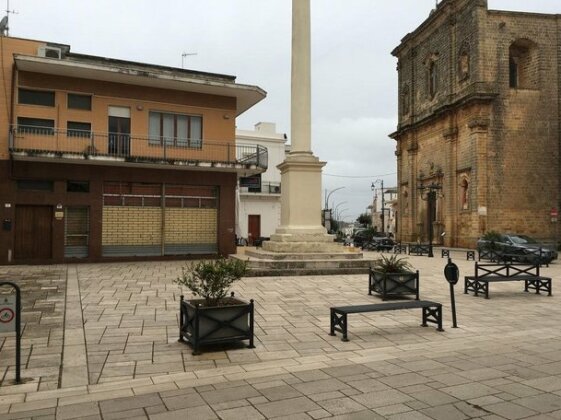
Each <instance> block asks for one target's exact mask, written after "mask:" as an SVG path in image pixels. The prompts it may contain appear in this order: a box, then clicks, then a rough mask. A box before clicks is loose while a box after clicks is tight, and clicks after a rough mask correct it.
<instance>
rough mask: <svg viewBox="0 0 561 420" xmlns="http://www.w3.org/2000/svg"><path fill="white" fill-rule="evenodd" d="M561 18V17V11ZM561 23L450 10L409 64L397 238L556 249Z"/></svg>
mask: <svg viewBox="0 0 561 420" xmlns="http://www.w3.org/2000/svg"><path fill="white" fill-rule="evenodd" d="M560 11H561V8H560ZM560 43H561V15H559V14H557V15H551V14H536V13H523V12H510V11H495V10H489V9H488V4H487V1H486V0H443V1H442V2H440V4H439V5H438V6H437V8H436V9H435V10H434V11H433V12H432V13H431V15H430V16H429V17H428V18H427V19H426V20H425V21H424V22H423V23H422V24H421V25H420V26H419V27H418V28H417V29H415V30H414V31H413V32H411V33H409V34H407V35H406V36H405V37H404V38H403V39H402V41H401V43H400V45H399V46H398V47H396V48H395V49H394V51H393V52H392V54H393V55H394V56H395V57H397V59H398V67H397V69H398V75H399V77H398V80H399V81H398V83H399V101H398V103H399V119H398V127H397V131H396V132H394V133H392V134H391V135H390V137H391V138H393V139H394V140H395V141H396V156H397V168H398V189H399V200H398V201H399V208H398V214H397V232H396V237H397V238H398V239H400V240H401V241H403V242H416V241H418V240H421V241H426V240H427V239H428V238H429V236H431V235H430V230H431V229H432V237H433V238H435V242H437V243H438V242H441V243H443V244H444V245H445V246H458V247H473V246H475V243H476V241H477V238H478V237H479V236H481V235H482V234H484V233H485V232H488V231H491V230H493V231H498V232H511V233H519V234H526V235H530V236H533V237H536V238H538V239H540V240H543V241H547V242H552V243H553V242H557V240H558V238H559V223H558V222H557V211H558V209H559V207H560V194H559V188H560V179H561V165H560V150H559V149H560V143H561V44H560Z"/></svg>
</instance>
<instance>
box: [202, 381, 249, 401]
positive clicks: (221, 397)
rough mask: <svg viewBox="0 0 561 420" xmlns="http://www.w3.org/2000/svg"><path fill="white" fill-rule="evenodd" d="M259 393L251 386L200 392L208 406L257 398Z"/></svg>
mask: <svg viewBox="0 0 561 420" xmlns="http://www.w3.org/2000/svg"><path fill="white" fill-rule="evenodd" d="M258 396H260V393H259V392H258V391H257V390H256V389H255V388H253V387H252V386H251V385H245V386H240V387H237V388H227V389H221V390H216V391H206V392H201V397H203V399H204V400H205V401H206V402H207V403H208V404H215V403H221V402H227V401H234V400H241V399H244V398H251V397H258Z"/></svg>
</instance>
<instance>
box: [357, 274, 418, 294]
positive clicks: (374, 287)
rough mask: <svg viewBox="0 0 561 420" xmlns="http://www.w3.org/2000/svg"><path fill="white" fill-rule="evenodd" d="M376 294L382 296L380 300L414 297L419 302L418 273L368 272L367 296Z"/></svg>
mask: <svg viewBox="0 0 561 420" xmlns="http://www.w3.org/2000/svg"><path fill="white" fill-rule="evenodd" d="M372 292H376V293H379V294H381V295H382V300H386V298H387V297H388V296H396V295H414V296H415V299H416V300H419V271H418V270H417V271H416V272H414V273H413V272H407V273H383V272H381V271H374V270H372V269H370V270H369V274H368V294H369V295H371V294H372Z"/></svg>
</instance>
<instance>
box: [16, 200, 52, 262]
mask: <svg viewBox="0 0 561 420" xmlns="http://www.w3.org/2000/svg"><path fill="white" fill-rule="evenodd" d="M52 226H53V209H52V207H50V206H16V220H15V224H14V232H15V247H14V259H16V260H38V259H50V258H52Z"/></svg>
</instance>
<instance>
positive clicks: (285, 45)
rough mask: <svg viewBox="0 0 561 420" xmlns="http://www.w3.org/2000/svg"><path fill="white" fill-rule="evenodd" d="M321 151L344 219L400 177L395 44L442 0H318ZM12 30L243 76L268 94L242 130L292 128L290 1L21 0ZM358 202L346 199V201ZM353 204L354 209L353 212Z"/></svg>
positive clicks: (552, 4) (504, 3) (317, 141)
mask: <svg viewBox="0 0 561 420" xmlns="http://www.w3.org/2000/svg"><path fill="white" fill-rule="evenodd" d="M488 2H489V8H490V9H507V10H521V11H533V12H545V13H561V3H560V2H559V0H532V1H528V0H489V1H488ZM311 3H312V149H313V151H314V154H315V155H316V156H318V157H319V158H320V159H322V160H325V161H327V165H326V167H325V168H324V175H323V188H324V190H327V191H332V190H334V189H335V188H339V187H345V188H343V189H341V190H338V191H336V192H334V193H333V194H332V196H331V200H330V203H331V204H332V206H333V205H338V204H339V210H340V211H342V214H341V216H342V218H343V219H345V220H347V221H350V220H354V219H355V218H356V217H357V216H358V215H359V214H360V213H361V212H364V211H365V210H366V207H367V206H368V205H369V204H370V203H371V201H372V192H371V189H370V185H371V183H372V182H374V181H376V180H378V179H382V180H384V187H391V186H395V182H396V174H395V172H396V165H395V156H394V150H395V145H394V141H393V140H391V139H389V138H388V136H387V135H388V134H389V133H391V132H393V131H395V129H396V124H397V120H396V111H397V93H396V92H397V73H396V70H395V67H396V60H395V58H394V57H392V56H391V54H390V52H391V50H392V49H393V48H394V47H396V46H397V45H398V44H399V41H400V39H401V38H402V37H403V36H404V35H405V34H407V33H408V32H411V31H412V30H414V29H415V28H416V27H417V26H418V25H419V24H420V23H421V22H422V21H423V20H424V19H425V18H426V17H427V16H428V15H429V13H430V11H431V9H432V8H434V7H435V0H394V1H384V0H312V2H311ZM10 9H13V10H16V11H17V12H18V13H17V14H13V15H11V16H10V35H11V36H19V37H24V38H34V39H41V40H45V41H52V42H60V43H63V44H70V45H71V49H72V51H74V52H78V53H84V54H93V55H100V56H105V57H113V58H120V59H126V60H133V61H141V62H147V63H154V64H161V65H167V66H176V67H181V65H182V53H184V52H185V53H193V54H194V53H196V55H188V56H186V57H185V59H184V64H185V68H190V69H193V70H201V71H209V72H216V73H225V74H232V75H235V76H237V81H238V82H239V83H245V84H253V85H258V86H260V87H261V88H263V89H264V90H266V91H267V93H268V95H267V98H266V99H265V100H264V101H262V102H261V103H260V104H258V105H256V106H255V107H254V108H253V109H251V110H249V111H247V112H246V113H245V114H243V115H241V116H240V118H239V119H238V121H237V126H238V128H240V129H252V128H253V126H254V124H255V123H257V122H259V121H268V122H275V123H276V124H277V131H278V132H281V133H287V134H288V135H289V136H290V41H291V32H290V31H291V28H290V26H291V1H290V0H159V1H148V0H95V1H91V0H48V1H45V0H11V1H10ZM344 202H346V203H344ZM345 209H347V210H345Z"/></svg>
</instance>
